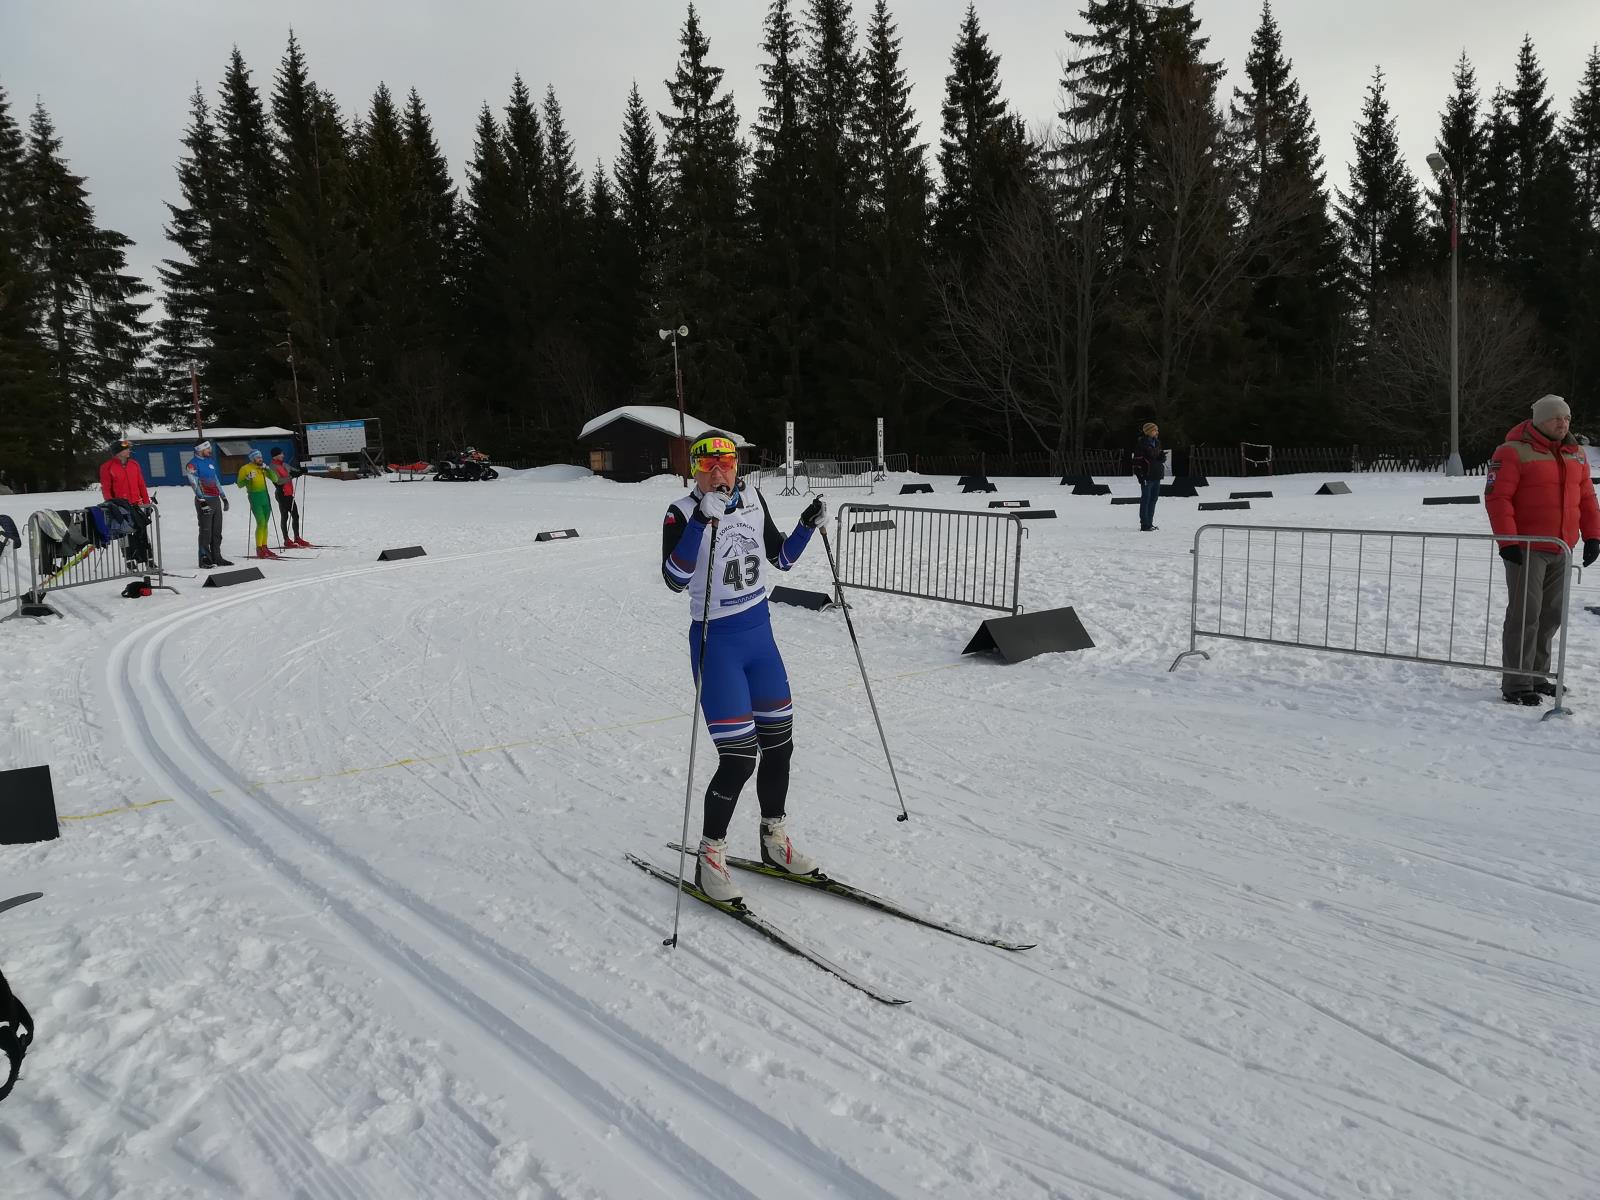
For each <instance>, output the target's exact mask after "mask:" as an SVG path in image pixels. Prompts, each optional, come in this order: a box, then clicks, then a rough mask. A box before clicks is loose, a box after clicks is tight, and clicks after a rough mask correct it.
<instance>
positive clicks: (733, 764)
mask: <svg viewBox="0 0 1600 1200" xmlns="http://www.w3.org/2000/svg"><path fill="white" fill-rule="evenodd" d="M716 745H717V774H716V779H717V782H718V783H719V784H721V785H722V786H723V787H724V788H731V789H732V791H733V794H734V795H737V794H738V789H739V788H741V787H743V786H744V784H745V782H746V781H747V780H748V779H749V778H750V776H751V775H753V774H755V769H756V750H757V742H756V735H755V734H753V733H747V734H744V735H743V736H741V737H734V738H723V739H720V740H718V742H717V743H716Z"/></svg>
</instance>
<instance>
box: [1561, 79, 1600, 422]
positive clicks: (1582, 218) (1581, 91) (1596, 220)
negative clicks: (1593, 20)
mask: <svg viewBox="0 0 1600 1200" xmlns="http://www.w3.org/2000/svg"><path fill="white" fill-rule="evenodd" d="M1563 137H1564V139H1565V142H1566V149H1567V158H1568V161H1569V162H1570V163H1571V166H1572V173H1573V180H1574V183H1575V186H1576V189H1577V192H1576V198H1575V199H1576V209H1577V213H1576V222H1577V244H1578V262H1577V266H1576V276H1577V295H1576V299H1575V301H1574V305H1573V313H1572V324H1571V328H1572V332H1573V335H1574V336H1573V339H1572V351H1571V359H1572V363H1571V379H1572V383H1571V385H1570V387H1571V394H1572V395H1575V396H1581V395H1587V396H1593V395H1595V394H1596V393H1597V391H1600V338H1596V337H1595V336H1594V331H1595V330H1597V329H1600V47H1596V48H1595V49H1593V50H1591V51H1590V52H1589V58H1588V61H1587V63H1586V64H1585V67H1584V72H1583V77H1582V79H1580V81H1579V83H1578V93H1577V95H1576V96H1575V97H1574V98H1573V101H1572V115H1571V116H1570V117H1569V118H1568V120H1567V122H1566V125H1565V127H1564V129H1563Z"/></svg>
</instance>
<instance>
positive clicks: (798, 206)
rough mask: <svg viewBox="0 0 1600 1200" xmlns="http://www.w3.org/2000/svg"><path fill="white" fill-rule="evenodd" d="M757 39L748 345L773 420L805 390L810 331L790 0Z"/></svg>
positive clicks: (753, 374)
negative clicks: (753, 330)
mask: <svg viewBox="0 0 1600 1200" xmlns="http://www.w3.org/2000/svg"><path fill="white" fill-rule="evenodd" d="M763 31H764V36H763V39H762V43H761V50H762V54H763V56H764V57H763V61H762V63H761V66H760V68H759V72H760V77H761V98H762V104H761V107H760V108H759V109H758V110H757V113H756V121H755V125H754V128H753V131H752V132H753V133H754V146H753V148H752V153H751V162H750V206H749V218H750V227H751V233H752V235H753V237H752V241H751V245H750V247H749V255H748V258H747V264H748V271H747V279H748V287H749V290H750V298H751V303H752V307H753V310H754V316H755V325H756V327H757V328H759V329H761V330H762V336H761V337H760V338H758V339H756V340H755V341H754V342H753V343H752V344H751V346H750V348H749V351H748V355H747V360H748V369H749V373H750V381H751V383H750V386H751V387H752V389H753V390H754V391H755V392H757V393H758V394H760V395H761V396H763V397H766V398H768V401H769V402H768V404H767V406H766V407H767V409H768V412H769V417H770V419H771V420H772V421H773V422H777V421H781V420H786V419H788V418H790V417H792V416H793V415H794V413H795V411H796V408H797V405H798V402H799V400H800V397H801V396H802V394H803V393H804V391H805V384H804V382H803V380H802V376H803V373H804V365H803V361H804V358H805V357H806V355H807V346H806V344H805V343H806V341H807V336H808V332H809V331H808V330H806V329H804V328H802V326H803V324H804V316H805V313H806V302H805V299H804V293H803V291H802V280H803V277H804V276H805V275H806V274H808V273H809V271H808V270H807V269H806V267H805V266H804V260H805V258H806V256H807V255H808V254H809V253H811V252H812V247H811V246H810V245H809V244H808V235H809V234H810V233H811V230H810V229H809V225H810V214H809V213H808V211H807V209H808V206H809V203H810V201H811V200H812V199H813V196H814V193H813V192H812V191H811V189H810V188H808V186H807V181H806V171H807V167H808V163H807V153H808V146H807V136H808V130H807V127H806V125H805V121H804V116H803V105H804V90H805V77H804V66H803V63H802V61H801V40H800V27H799V24H798V22H796V20H795V16H794V6H793V5H792V4H791V3H790V0H772V2H771V4H769V5H768V7H767V15H766V18H765V21H764V23H763Z"/></svg>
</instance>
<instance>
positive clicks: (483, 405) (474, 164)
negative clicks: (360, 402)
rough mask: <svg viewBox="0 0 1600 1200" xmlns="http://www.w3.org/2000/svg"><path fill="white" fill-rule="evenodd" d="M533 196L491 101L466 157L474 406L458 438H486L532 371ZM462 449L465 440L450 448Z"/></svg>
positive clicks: (469, 384) (466, 286)
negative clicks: (528, 275) (520, 264)
mask: <svg viewBox="0 0 1600 1200" xmlns="http://www.w3.org/2000/svg"><path fill="white" fill-rule="evenodd" d="M525 203H526V194H525V193H523V194H521V195H519V194H518V188H517V187H516V186H515V185H514V184H513V181H512V173H511V165H510V163H509V162H508V161H507V157H506V139H505V135H504V132H503V131H502V130H501V128H500V126H499V124H498V123H497V122H496V121H495V118H494V114H493V113H492V112H490V111H489V106H488V105H487V104H485V105H484V106H483V107H482V109H481V110H480V111H479V113H478V126H477V137H476V140H475V141H474V144H473V151H472V157H471V159H470V160H468V163H467V181H466V199H465V203H464V204H463V205H462V230H461V288H460V310H459V312H460V321H461V334H460V341H461V344H462V345H463V347H464V349H465V353H464V354H463V355H462V362H461V370H462V374H463V377H464V382H465V384H466V388H467V395H468V397H469V401H470V403H469V406H468V407H469V412H468V413H467V414H465V416H464V417H463V418H462V420H461V421H460V423H459V424H458V425H457V426H455V427H454V428H452V429H451V430H450V431H449V436H450V437H451V438H452V439H453V440H456V441H461V440H468V439H470V440H480V439H481V437H482V435H483V434H484V433H486V432H488V422H489V420H490V418H491V415H492V414H494V413H495V412H497V411H502V410H503V408H504V405H505V403H506V397H507V396H509V395H510V394H511V389H512V388H514V387H516V386H517V385H516V378H517V376H518V375H519V374H521V373H522V372H524V371H527V370H531V364H530V363H527V362H525V360H524V359H523V357H522V355H524V354H525V352H526V347H527V343H528V337H527V330H526V320H525V317H524V315H523V301H522V299H521V296H522V289H523V287H524V286H525V281H524V280H521V279H519V278H518V277H517V269H518V268H517V259H516V255H517V254H518V253H519V252H520V250H521V248H522V246H523V245H524V243H525V235H524V234H523V232H522V226H523V224H524V223H525V213H526V209H525ZM452 448H453V449H459V448H460V447H459V446H454V447H445V449H452Z"/></svg>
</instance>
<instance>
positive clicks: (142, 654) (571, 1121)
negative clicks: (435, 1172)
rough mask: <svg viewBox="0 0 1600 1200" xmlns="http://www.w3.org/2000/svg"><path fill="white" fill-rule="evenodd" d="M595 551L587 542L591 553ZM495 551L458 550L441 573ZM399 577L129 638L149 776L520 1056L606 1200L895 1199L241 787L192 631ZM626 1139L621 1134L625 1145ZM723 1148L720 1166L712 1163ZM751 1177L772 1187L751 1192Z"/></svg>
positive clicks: (455, 1017)
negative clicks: (174, 678) (203, 687)
mask: <svg viewBox="0 0 1600 1200" xmlns="http://www.w3.org/2000/svg"><path fill="white" fill-rule="evenodd" d="M594 544H595V543H594V542H593V541H591V542H589V543H586V544H585V550H587V549H588V547H590V546H593V545H594ZM611 552H612V553H613V554H615V553H618V552H617V551H615V550H612V551H611ZM498 553H499V552H498V551H496V552H479V553H469V554H460V555H448V556H442V557H438V558H431V559H428V560H426V565H428V566H435V567H436V566H443V565H447V564H450V563H455V562H464V561H471V560H474V559H482V558H485V557H489V556H491V555H492V554H498ZM398 569H403V568H401V567H399V566H396V565H392V564H384V565H382V566H377V567H363V568H359V569H357V570H352V571H341V572H338V573H336V574H332V575H325V576H319V577H316V578H312V579H302V580H292V581H288V582H284V583H279V584H273V585H270V586H268V587H265V588H260V589H256V590H254V591H251V592H248V593H243V594H241V595H239V596H237V597H229V598H228V599H225V600H222V601H219V602H218V604H217V605H216V606H214V607H212V608H211V609H208V610H200V611H195V612H187V613H174V614H172V615H171V616H168V617H164V618H159V619H157V620H155V621H152V622H150V623H149V624H147V625H145V626H144V627H142V628H141V629H139V630H137V631H136V632H135V633H133V634H131V635H129V636H128V637H126V638H124V639H123V640H122V641H121V642H119V643H118V644H117V645H116V646H115V648H114V649H113V650H112V652H111V654H110V658H109V666H108V677H107V682H108V685H109V688H110V694H111V696H112V697H113V699H114V702H115V705H116V710H117V715H118V717H119V719H120V720H121V722H122V724H123V727H124V728H125V729H126V730H128V731H130V732H131V734H132V735H133V736H132V745H133V748H134V749H135V751H136V753H138V754H139V756H140V758H141V760H142V761H143V763H144V765H145V767H146V768H147V769H148V770H149V771H150V773H151V774H152V776H153V777H155V778H157V779H159V780H161V781H163V782H164V783H165V784H166V785H167V786H168V787H170V788H171V789H172V790H173V792H174V793H175V794H177V795H180V796H182V797H184V798H186V799H188V800H191V801H193V803H194V811H195V812H196V814H197V816H198V817H199V818H200V819H202V820H204V821H206V822H208V823H209V824H211V825H212V826H214V827H215V829H216V830H217V832H218V833H219V834H221V835H222V836H224V837H226V838H228V839H229V840H231V841H232V843H233V844H234V845H236V846H237V847H238V849H239V850H241V851H242V852H243V853H244V854H245V855H246V856H247V857H249V858H250V859H251V860H252V861H253V862H254V863H255V864H256V865H257V866H259V867H261V868H263V869H264V870H266V871H268V872H270V873H271V874H272V875H273V876H274V877H276V878H277V879H278V881H279V882H280V883H282V884H283V885H284V888H285V891H286V892H287V893H288V894H289V895H290V896H293V897H295V898H296V899H298V900H299V901H300V902H301V903H302V904H304V905H305V906H306V907H307V908H308V909H314V910H320V911H321V912H322V913H324V914H326V915H327V916H329V917H331V918H332V919H333V920H335V921H336V922H337V923H338V925H339V926H340V927H341V929H342V931H343V934H344V937H345V939H346V941H347V942H348V943H349V944H350V946H351V947H352V948H353V949H354V950H356V951H357V952H358V953H360V954H361V955H362V956H363V957H365V958H366V959H367V960H368V961H369V962H370V963H371V965H372V966H373V968H374V969H375V970H377V971H379V972H381V973H383V974H384V975H385V976H386V977H387V978H389V979H391V980H392V981H393V982H394V983H396V984H397V985H398V986H400V987H402V988H404V989H405V990H406V993H407V995H408V996H410V997H412V998H414V999H419V1000H421V1001H422V1003H423V1005H424V1006H425V1008H426V1009H427V1010H428V1015H429V1017H430V1018H431V1019H432V1020H434V1021H436V1022H437V1023H438V1025H439V1027H440V1028H441V1029H448V1030H450V1031H451V1032H452V1034H453V1035H454V1036H455V1037H457V1038H460V1039H461V1040H462V1042H463V1043H464V1044H466V1045H470V1046H473V1047H474V1049H475V1053H474V1054H473V1055H472V1056H471V1057H472V1058H474V1059H476V1060H477V1061H479V1062H480V1063H493V1062H496V1061H498V1060H501V1059H502V1058H504V1057H506V1056H509V1057H510V1058H511V1059H512V1060H514V1062H513V1063H512V1064H510V1065H509V1066H508V1067H507V1068H506V1069H503V1070H501V1071H500V1072H498V1073H497V1077H496V1078H495V1079H494V1080H493V1084H494V1085H495V1086H498V1087H499V1088H503V1089H504V1091H505V1094H507V1095H509V1096H520V1097H521V1098H522V1100H523V1102H524V1103H527V1104H529V1105H537V1106H538V1110H539V1112H540V1114H541V1117H542V1119H543V1120H546V1121H548V1122H549V1123H550V1124H552V1125H561V1126H566V1127H567V1129H568V1130H569V1132H570V1136H571V1137H572V1138H574V1139H576V1141H577V1142H578V1143H579V1144H587V1146H588V1147H589V1150H588V1151H587V1153H586V1154H585V1155H584V1156H583V1158H584V1160H585V1161H587V1162H589V1163H591V1164H592V1171H591V1172H590V1173H589V1174H588V1176H587V1179H586V1184H587V1185H588V1186H591V1187H593V1188H596V1189H598V1190H599V1194H615V1195H636V1196H656V1195H661V1196H682V1197H699V1196H715V1197H729V1198H733V1197H750V1198H756V1197H767V1196H771V1197H794V1198H795V1200H804V1198H805V1197H814V1196H823V1195H830V1194H838V1195H847V1196H851V1197H863V1198H865V1200H877V1198H880V1197H882V1198H887V1197H889V1195H890V1193H888V1192H885V1191H883V1190H881V1189H880V1188H878V1187H877V1186H876V1185H875V1184H873V1183H872V1182H871V1181H870V1180H867V1179H865V1178H863V1177H861V1176H860V1175H858V1174H856V1173H855V1172H853V1171H850V1170H849V1169H848V1168H847V1167H845V1166H844V1165H843V1164H841V1163H840V1162H839V1161H838V1160H837V1159H836V1158H835V1157H833V1156H831V1155H829V1154H828V1153H827V1152H826V1151H825V1150H823V1149H822V1148H821V1147H818V1146H815V1145H812V1144H810V1143H809V1142H807V1141H806V1140H805V1139H804V1138H803V1137H800V1136H798V1135H796V1134H795V1133H794V1131H793V1130H791V1129H787V1128H785V1127H784V1126H782V1125H781V1124H779V1123H778V1122H776V1121H773V1120H772V1119H771V1118H769V1117H767V1116H766V1115H765V1114H764V1113H761V1112H760V1111H759V1110H755V1109H751V1108H750V1107H748V1106H747V1105H745V1104H743V1103H742V1102H741V1101H740V1100H739V1099H738V1097H736V1096H734V1095H733V1094H731V1093H730V1092H729V1091H728V1090H727V1089H726V1088H724V1087H722V1086H720V1085H719V1084H717V1083H716V1082H715V1081H714V1080H712V1079H710V1078H709V1077H707V1076H706V1075H704V1074H702V1073H700V1072H699V1071H697V1070H696V1069H695V1067H694V1065H693V1064H692V1063H691V1062H688V1061H685V1060H683V1059H681V1058H676V1057H673V1056H671V1055H670V1053H668V1052H667V1050H666V1048H665V1047H663V1046H662V1045H660V1044H658V1043H653V1042H650V1041H647V1040H645V1039H642V1038H639V1037H638V1036H636V1035H635V1034H634V1032H633V1031H632V1030H630V1029H628V1028H627V1027H626V1026H624V1025H621V1024H620V1023H618V1022H616V1021H614V1020H612V1019H610V1018H609V1017H608V1016H607V1014H606V1013H605V1012H603V1011H601V1010H600V1009H598V1008H596V1007H595V1006H594V1005H593V1004H591V1003H589V1002H587V1001H586V1000H584V999H583V998H582V997H580V996H578V995H576V994H575V993H573V992H572V991H571V989H569V988H567V987H566V986H564V985H563V984H562V983H560V982H559V981H558V980H556V979H555V978H553V977H552V976H551V975H549V974H548V973H547V972H544V971H541V970H539V969H538V968H537V967H535V966H534V965H533V964H532V963H530V962H528V961H527V960H526V959H523V958H521V957H519V956H518V955H515V954H513V953H511V952H510V951H508V950H506V949H505V948H504V947H503V946H500V945H498V944H496V943H495V942H493V941H492V940H490V939H488V938H485V937H484V936H482V935H481V934H480V933H479V932H478V931H476V930H474V929H472V928H471V927H469V926H467V925H465V924H463V923H462V922H461V921H459V920H458V919H456V918H454V917H452V916H450V915H449V914H447V913H445V912H443V911H441V910H440V909H438V908H437V907H435V906H433V905H431V904H429V903H428V902H427V901H426V900H424V899H423V898H422V897H420V896H419V895H417V894H416V892H414V891H413V890H411V889H410V888H407V887H406V886H404V885H403V884H402V883H401V882H400V881H398V880H395V879H390V878H387V877H385V876H384V875H383V874H381V873H380V872H379V871H377V870H375V869H374V868H373V867H372V866H371V865H370V864H368V863H366V862H364V861H362V860H361V859H359V858H357V857H356V856H354V855H352V854H349V853H347V852H346V851H345V850H344V849H343V848H342V847H340V846H339V845H338V844H336V843H335V842H334V841H332V840H331V839H329V838H327V837H326V836H324V835H323V834H321V833H319V832H318V831H317V830H316V829H314V828H312V827H311V826H310V825H308V824H307V823H306V822H304V821H302V820H300V819H299V818H297V817H296V816H295V815H294V813H293V812H292V811H291V810H289V809H288V808H286V807H285V806H283V805H281V804H279V803H277V802H276V801H274V800H273V799H272V797H271V796H270V795H269V794H268V792H267V791H266V790H264V789H258V788H253V787H252V786H251V785H250V784H249V782H248V781H246V780H244V779H242V778H240V777H239V775H238V774H237V773H236V772H235V771H234V769H233V768H232V767H230V766H229V765H228V764H227V763H226V762H224V761H223V760H222V758H221V757H219V756H218V755H217V754H216V753H215V752H214V751H213V750H212V749H211V747H210V746H208V745H207V744H206V742H205V740H204V738H202V737H201V736H200V735H199V733H198V732H197V731H196V730H195V728H194V725H193V724H192V723H191V721H190V720H189V718H188V717H187V715H186V714H185V713H184V710H183V706H182V704H181V702H180V701H179V699H178V697H177V696H176V695H175V694H174V692H173V689H172V687H171V686H170V684H169V683H168V682H167V679H166V677H165V675H164V674H163V673H162V669H161V657H162V653H163V650H164V649H165V647H166V644H167V642H168V640H169V639H170V638H171V637H172V636H173V635H174V634H176V633H179V632H180V631H182V629H183V628H184V626H186V625H188V624H190V623H192V622H194V621H196V620H199V619H203V618H205V617H207V616H208V615H210V614H214V613H215V612H216V611H217V610H218V609H221V608H234V607H238V606H242V605H252V604H258V603H260V602H261V601H262V600H264V599H266V598H267V597H270V596H274V595H280V594H282V593H284V592H290V591H294V590H297V589H301V588H307V587H315V586H318V585H321V584H326V583H329V582H334V581H339V580H348V579H352V578H358V577H360V576H364V575H371V574H377V573H380V572H383V571H389V570H398ZM522 569H523V570H530V569H531V570H537V569H538V568H537V567H535V568H529V567H527V566H523V567H522ZM546 569H550V568H546ZM645 932H646V931H644V930H641V935H643V934H644V933H645ZM683 953H685V954H689V955H693V954H694V951H693V950H692V949H689V950H685V951H683ZM512 1013H515V1014H516V1015H515V1016H512V1015H510V1014H512ZM619 1131H620V1132H621V1134H622V1136H621V1137H620V1138H618V1137H616V1136H613V1135H614V1134H616V1133H617V1132H619ZM291 1143H292V1136H285V1138H284V1141H283V1143H282V1149H281V1153H283V1154H284V1155H285V1156H286V1158H288V1159H290V1160H292V1159H294V1158H295V1156H296V1155H295V1152H294V1151H293V1150H292V1148H291ZM710 1147H714V1148H715V1150H716V1154H715V1156H708V1155H707V1154H706V1153H704V1152H703V1151H704V1148H710ZM294 1173H297V1172H296V1171H291V1174H294ZM741 1176H743V1177H744V1178H745V1179H749V1180H760V1181H761V1183H760V1185H759V1187H758V1188H757V1189H756V1190H751V1189H750V1187H748V1186H746V1185H745V1184H744V1183H741V1182H740V1177H741ZM612 1189H615V1190H614V1191H613V1190H612ZM841 1189H843V1190H841Z"/></svg>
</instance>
